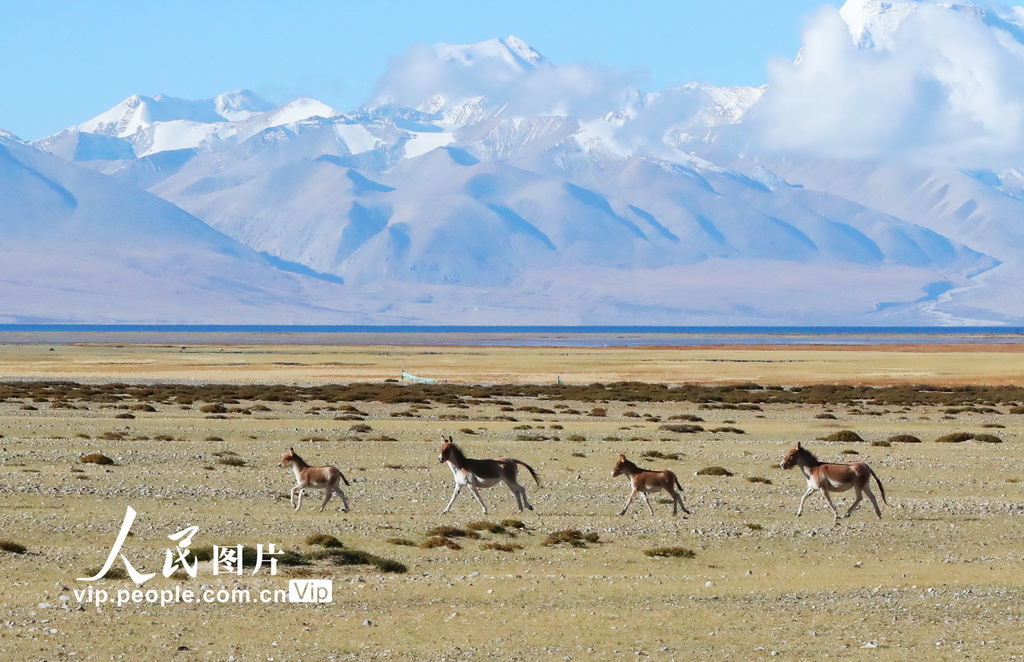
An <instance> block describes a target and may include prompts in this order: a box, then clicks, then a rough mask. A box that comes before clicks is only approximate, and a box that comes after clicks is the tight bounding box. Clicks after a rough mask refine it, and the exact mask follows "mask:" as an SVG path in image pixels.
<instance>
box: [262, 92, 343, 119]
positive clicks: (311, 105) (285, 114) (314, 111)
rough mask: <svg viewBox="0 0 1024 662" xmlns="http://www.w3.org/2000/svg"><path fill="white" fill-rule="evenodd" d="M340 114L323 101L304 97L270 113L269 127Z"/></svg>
mask: <svg viewBox="0 0 1024 662" xmlns="http://www.w3.org/2000/svg"><path fill="white" fill-rule="evenodd" d="M338 114H339V113H338V111H337V110H335V109H333V108H331V107H330V106H328V105H327V104H325V103H323V102H321V101H317V100H316V99H310V98H308V97H302V98H300V99H296V100H295V101H292V102H289V103H286V104H285V105H283V106H281V107H280V108H278V109H276V110H275V111H274V112H273V113H270V116H269V118H268V122H269V126H281V125H283V124H291V123H292V122H301V121H302V120H308V119H311V118H313V117H323V118H325V119H326V118H328V117H334V116H335V115H338Z"/></svg>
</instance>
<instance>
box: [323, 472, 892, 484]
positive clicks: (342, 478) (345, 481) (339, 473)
mask: <svg viewBox="0 0 1024 662" xmlns="http://www.w3.org/2000/svg"><path fill="white" fill-rule="evenodd" d="M338 476H340V477H341V482H343V483H345V486H346V487H347V486H349V485H351V484H352V483H350V482H348V478H345V474H343V473H341V469H338ZM876 480H877V479H876Z"/></svg>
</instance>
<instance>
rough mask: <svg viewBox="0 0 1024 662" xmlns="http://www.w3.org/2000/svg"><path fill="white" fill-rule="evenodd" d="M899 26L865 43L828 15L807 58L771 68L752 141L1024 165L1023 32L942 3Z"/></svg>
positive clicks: (810, 38)
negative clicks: (870, 44) (861, 44)
mask: <svg viewBox="0 0 1024 662" xmlns="http://www.w3.org/2000/svg"><path fill="white" fill-rule="evenodd" d="M865 4H869V3H865ZM1022 14H1024V12H1021V10H1020V9H1019V8H1018V9H1017V13H1016V14H1008V15H1007V16H1008V17H1009V18H1010V19H1011V20H1017V19H1018V18H1019V17H1020V16H1021V15H1022ZM891 27H892V29H893V32H892V33H891V34H889V35H887V36H886V38H885V39H884V40H880V41H881V45H879V46H877V47H876V48H868V49H859V48H857V46H856V45H855V44H854V42H853V39H851V35H850V30H849V28H848V26H847V25H846V23H844V22H843V20H842V18H841V17H840V15H839V12H838V11H836V10H835V9H833V8H823V9H822V10H820V11H819V12H818V13H817V14H816V15H815V16H813V17H812V19H811V20H810V21H809V23H808V25H807V28H806V30H805V32H804V35H803V42H804V44H803V50H802V56H801V58H800V61H799V63H792V62H784V61H781V60H777V61H773V62H771V63H770V64H769V85H768V93H767V94H766V96H765V99H764V101H763V103H762V104H761V105H760V106H759V107H758V108H757V110H756V112H755V113H753V114H752V117H751V118H750V126H749V129H750V130H752V131H753V137H754V140H755V141H757V142H758V143H760V145H761V146H762V147H767V148H769V149H774V150H782V151H793V152H800V153H810V154H824V155H828V156H836V157H849V158H901V159H906V160H909V161H912V162H917V163H922V164H931V165H934V164H937V163H944V164H952V165H958V166H989V167H992V166H996V165H1002V164H1008V163H1016V164H1019V163H1020V162H1021V161H1022V160H1024V159H1022V154H1024V45H1022V44H1021V43H1020V42H1019V41H1017V39H1015V35H1017V36H1018V38H1019V35H1021V34H1024V31H1019V26H1017V25H1014V24H1011V23H1007V22H1005V21H1003V20H1002V19H1000V18H999V17H998V16H996V15H994V14H991V13H986V12H979V11H976V10H971V9H969V8H968V9H965V8H963V7H961V8H959V9H957V8H953V9H950V8H949V7H942V6H938V5H934V4H921V5H920V6H919V7H917V8H916V9H915V11H913V12H912V13H910V15H909V16H908V17H906V18H905V19H904V20H902V21H901V22H900V23H899V24H898V26H891Z"/></svg>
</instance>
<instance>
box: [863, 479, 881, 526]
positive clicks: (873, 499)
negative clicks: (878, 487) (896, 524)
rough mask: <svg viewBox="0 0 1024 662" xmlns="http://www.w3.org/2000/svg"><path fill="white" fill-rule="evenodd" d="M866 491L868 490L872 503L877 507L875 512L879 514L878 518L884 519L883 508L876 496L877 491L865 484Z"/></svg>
mask: <svg viewBox="0 0 1024 662" xmlns="http://www.w3.org/2000/svg"><path fill="white" fill-rule="evenodd" d="M864 491H865V492H867V495H868V499H869V500H870V501H871V505H872V506H874V507H875V514H876V515H878V519H882V509H881V508H879V507H878V500H877V499H876V498H875V493H874V492H872V491H871V488H870V487H869V486H867V485H865V486H864Z"/></svg>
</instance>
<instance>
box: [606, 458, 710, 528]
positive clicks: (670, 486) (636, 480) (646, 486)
mask: <svg viewBox="0 0 1024 662" xmlns="http://www.w3.org/2000/svg"><path fill="white" fill-rule="evenodd" d="M622 474H626V475H627V476H629V483H630V485H632V487H633V491H632V492H630V493H629V498H628V499H626V505H625V506H623V507H622V512H620V513H619V514H620V515H625V514H626V510H627V509H628V508H629V504H631V503H633V499H634V498H636V495H637V494H639V495H640V496H642V497H643V498H644V503H646V504H647V507H648V508H649V509H650V511H651V514H652V515H653V514H654V508H653V507H652V506H651V502H650V500H649V499H648V498H647V495H648V493H651V492H660V491H662V490H665V491H666V492H668V493H669V495H670V496H671V497H672V514H673V515H675V514H676V513H677V512H678V511H679V508H682V509H683V512H684V513H686V514H687V515H692V514H693V513H691V512H690V511H689V510H687V509H686V506H685V505H684V504H683V497H681V496H679V492H676V488H677V487H678V488H679V489H680V490H681V489H683V486H682V485H680V484H679V479H678V478H676V475H675V474H674V473H672V472H671V471H669V470H668V469H664V470H662V471H652V470H650V469H641V468H640V467H638V466H636V465H635V464H633V463H632V462H630V461H629V460H627V459H626V456H625V455H620V456H619V461H618V462H616V463H615V469H613V470H612V476H613V477H614V476H621V475H622ZM685 516H686V515H684V517H685Z"/></svg>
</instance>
